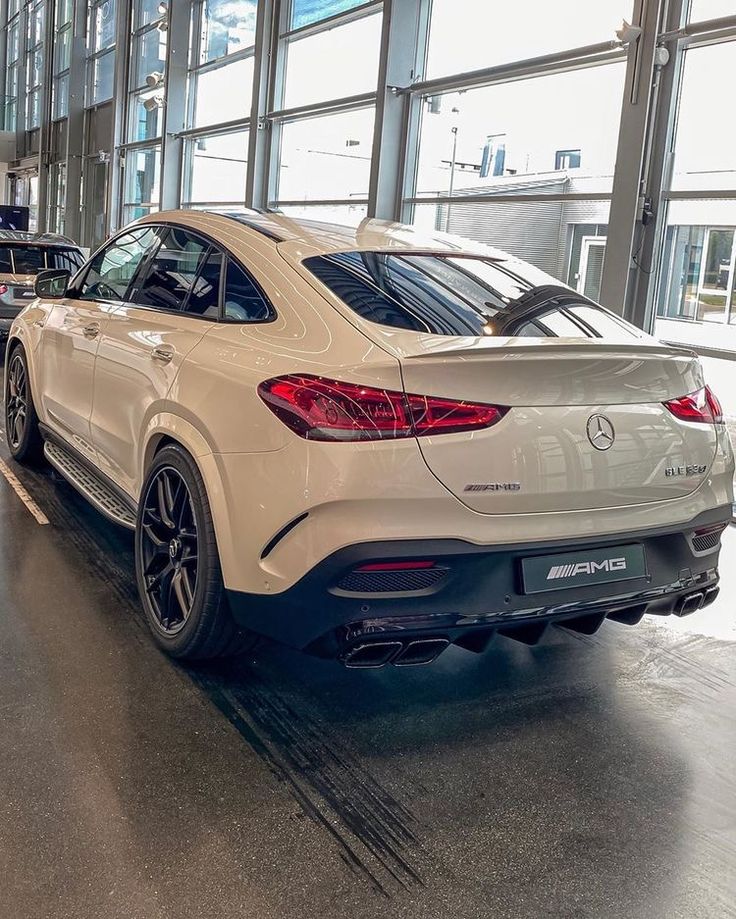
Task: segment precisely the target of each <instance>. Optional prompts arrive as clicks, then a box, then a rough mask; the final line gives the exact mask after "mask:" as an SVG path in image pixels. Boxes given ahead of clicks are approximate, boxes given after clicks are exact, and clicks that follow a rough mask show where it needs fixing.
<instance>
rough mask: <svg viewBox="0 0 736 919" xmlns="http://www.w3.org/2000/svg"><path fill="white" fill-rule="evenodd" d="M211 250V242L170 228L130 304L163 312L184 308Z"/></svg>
mask: <svg viewBox="0 0 736 919" xmlns="http://www.w3.org/2000/svg"><path fill="white" fill-rule="evenodd" d="M209 248H210V246H209V243H206V242H204V240H201V239H199V238H198V237H196V236H194V235H193V234H192V233H188V232H187V231H186V230H181V229H179V228H178V227H171V228H170V229H168V230H167V231H166V232H165V233H164V236H163V240H162V242H161V245H160V246H159V248H158V250H157V251H156V254H155V255H154V256H153V258H152V259H151V261H150V263H149V265H148V266H147V268H146V269H145V270H144V272H143V276H142V277H141V278H140V279H139V281H138V282H137V283H136V289H135V291H134V292H133V295H132V297H131V298H130V299H131V301H132V302H133V303H140V304H141V305H145V306H153V307H156V308H157V309H163V310H180V309H182V308H183V307H184V305H185V302H186V300H187V297H188V295H189V293H190V291H191V290H192V289H193V288H194V283H195V280H196V278H197V273H198V271H199V269H200V267H201V263H202V260H203V257H204V256H205V254H206V253H207V251H208V250H209Z"/></svg>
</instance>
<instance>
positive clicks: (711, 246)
mask: <svg viewBox="0 0 736 919" xmlns="http://www.w3.org/2000/svg"><path fill="white" fill-rule="evenodd" d="M735 254H736V247H734V231H733V229H731V228H718V227H711V228H709V229H708V230H707V231H706V237H705V257H704V258H703V259H702V261H701V263H700V278H699V283H698V319H701V320H704V321H708V322H726V320H727V317H728V309H729V294H730V292H731V288H732V285H733V274H734V255H735Z"/></svg>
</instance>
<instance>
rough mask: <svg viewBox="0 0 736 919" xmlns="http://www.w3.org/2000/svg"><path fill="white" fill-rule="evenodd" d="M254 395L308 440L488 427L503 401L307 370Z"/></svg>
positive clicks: (503, 410)
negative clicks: (422, 392) (417, 391)
mask: <svg viewBox="0 0 736 919" xmlns="http://www.w3.org/2000/svg"><path fill="white" fill-rule="evenodd" d="M258 395H259V396H260V397H261V399H263V401H264V402H265V403H266V405H267V406H268V407H269V409H271V411H272V412H273V413H274V415H276V417H277V418H279V419H280V420H281V421H282V422H283V423H284V424H285V425H286V426H287V427H289V428H291V430H292V431H294V432H295V433H296V434H298V435H299V436H300V437H304V438H306V439H307V440H322V441H335V440H338V441H355V440H390V439H398V438H404V437H415V436H416V437H427V436H429V435H432V434H454V433H458V432H460V431H476V430H481V429H483V428H490V427H491V426H492V425H494V424H496V423H497V422H498V421H500V420H501V419H502V418H503V416H504V415H505V414H506V412H508V410H509V409H508V407H507V406H503V405H487V404H484V403H476V402H465V401H463V400H456V399H441V398H437V397H434V396H418V395H412V394H409V393H403V392H396V391H393V390H389V389H377V388H373V387H371V386H361V385H360V384H358V383H344V382H341V381H340V380H329V379H325V378H324V377H318V376H312V375H311V374H289V375H288V376H281V377H274V378H273V379H271V380H266V381H265V382H263V383H261V384H260V386H259V387H258Z"/></svg>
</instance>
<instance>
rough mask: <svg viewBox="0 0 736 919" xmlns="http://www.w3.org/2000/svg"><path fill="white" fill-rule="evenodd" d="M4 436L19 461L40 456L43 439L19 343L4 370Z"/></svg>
mask: <svg viewBox="0 0 736 919" xmlns="http://www.w3.org/2000/svg"><path fill="white" fill-rule="evenodd" d="M5 436H6V438H7V441H8V448H9V450H10V455H11V456H12V457H13V459H15V460H17V461H18V462H19V463H35V462H38V461H39V460H40V459H41V458H42V456H43V439H42V438H41V431H40V430H39V427H38V416H37V415H36V409H35V407H34V405H33V394H32V393H31V382H30V375H29V373H28V361H27V360H26V353H25V351H24V350H23V346H22V345H16V346H15V347H14V348H13V350H12V351H11V352H10V354H9V355H8V366H7V369H6V372H5Z"/></svg>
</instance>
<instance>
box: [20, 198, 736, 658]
mask: <svg viewBox="0 0 736 919" xmlns="http://www.w3.org/2000/svg"><path fill="white" fill-rule="evenodd" d="M36 294H37V299H36V300H35V301H33V302H32V303H30V304H29V305H28V306H27V307H26V308H25V309H24V310H23V312H22V313H21V315H20V316H19V317H18V319H17V320H16V321H15V322H14V323H13V326H12V329H11V332H10V341H9V345H8V358H7V363H6V376H5V412H6V430H7V437H8V443H9V446H10V449H11V452H12V453H13V455H14V457H15V458H16V459H17V460H18V461H21V462H25V461H32V460H35V459H39V458H41V457H45V459H46V460H47V461H48V462H49V463H51V464H52V466H54V467H55V468H56V469H57V470H58V471H59V472H60V473H61V474H62V475H63V476H65V477H66V478H67V479H68V480H69V481H70V482H71V483H72V485H74V486H75V487H76V488H77V489H78V490H79V491H80V492H81V493H82V494H83V495H85V497H86V498H87V499H88V500H89V501H90V502H91V503H92V504H93V505H95V507H97V508H98V509H99V510H100V511H101V512H102V513H104V514H106V515H107V516H108V517H110V518H111V519H112V520H115V521H116V522H118V523H120V524H122V525H123V526H127V527H129V528H130V529H132V530H134V531H135V548H136V572H137V580H138V585H139V590H140V596H141V602H142V604H143V608H144V610H145V613H146V616H147V618H148V621H149V623H150V626H151V630H152V633H153V635H154V636H155V638H156V640H157V641H158V643H159V644H160V645H161V647H163V648H164V649H165V650H166V651H167V652H169V653H170V654H172V655H175V656H178V657H188V658H205V657H212V656H215V655H218V654H224V653H232V652H234V651H237V650H238V649H242V648H243V647H246V646H248V645H249V644H250V643H251V642H252V641H253V638H254V636H257V635H268V636H271V637H273V638H276V639H279V640H281V641H285V642H287V643H290V644H292V645H293V646H296V647H299V648H302V649H305V650H308V651H310V652H312V653H316V654H320V655H324V656H334V657H337V658H339V659H340V660H341V661H343V662H344V663H345V664H346V665H348V666H352V667H374V666H382V665H384V664H386V663H392V664H396V665H407V664H419V663H427V662H429V661H431V660H433V659H434V658H435V657H436V656H437V655H438V654H439V653H440V652H441V651H442V650H443V649H444V648H446V647H447V645H448V644H450V643H454V644H456V645H460V646H462V647H464V648H467V649H470V650H474V651H479V650H482V649H483V648H484V647H485V646H486V644H487V642H488V641H489V639H490V638H491V637H492V636H493V635H494V634H495V633H500V634H502V635H506V636H510V637H513V638H517V639H519V640H520V641H523V642H527V643H533V642H536V641H537V640H539V638H540V637H541V635H542V634H543V632H544V631H545V629H546V628H547V627H548V626H549V625H550V624H552V623H558V624H561V625H563V626H565V627H568V628H571V629H576V630H578V631H581V632H585V633H590V632H593V631H594V630H595V629H596V628H598V626H600V625H601V623H602V622H603V620H604V619H606V618H609V619H613V620H616V621H618V622H625V623H632V624H633V623H636V622H638V621H639V620H640V619H641V618H642V616H643V615H645V614H655V615H667V614H670V613H675V614H678V615H682V614H685V613H691V612H694V611H695V610H697V609H699V608H701V607H703V606H705V605H706V604H708V603H711V602H712V601H713V599H714V598H715V596H716V594H717V592H718V555H719V549H720V537H721V532H722V531H723V529H724V528H725V527H726V526H727V525H728V522H729V521H730V519H731V505H732V501H733V486H732V482H733V474H734V460H733V455H732V452H731V448H730V445H729V442H728V437H727V434H726V430H725V426H724V424H723V421H722V416H721V410H720V406H719V404H718V400H717V399H716V397H715V395H714V394H713V393H712V392H711V391H710V389H709V388H708V387H707V385H706V384H705V381H704V380H703V373H702V370H701V367H700V365H699V362H698V360H697V358H696V357H695V355H693V354H692V353H690V352H688V351H686V350H677V349H674V348H671V347H667V346H665V345H663V344H661V343H659V342H657V341H655V340H654V339H652V338H650V337H649V336H647V335H645V334H644V333H643V332H641V331H639V330H637V329H636V328H634V327H632V326H631V325H629V324H627V323H626V322H624V321H622V320H621V319H620V318H619V317H618V316H616V315H615V314H613V313H611V312H609V311H608V310H605V309H603V308H602V307H600V306H598V305H597V304H595V303H593V302H591V301H590V300H588V299H586V298H585V297H584V296H582V295H581V294H580V293H578V292H576V291H574V290H571V289H570V288H568V287H565V286H564V285H561V284H560V283H559V282H558V281H556V280H554V279H553V278H551V277H549V276H547V275H545V274H543V273H541V272H540V271H538V270H537V269H535V268H533V267H531V266H530V265H527V264H524V263H522V262H520V261H518V260H515V259H513V258H511V257H509V256H508V255H506V254H504V253H502V252H499V251H497V250H494V249H490V248H486V247H483V246H480V245H476V244H472V243H469V242H468V241H466V240H461V239H457V238H453V237H449V236H445V235H442V234H437V235H429V236H423V235H421V234H419V233H418V232H416V231H414V230H413V229H411V228H409V227H404V226H400V225H396V224H390V223H385V222H381V221H376V220H366V221H364V222H363V223H362V224H361V225H360V227H358V229H357V230H354V229H347V228H344V227H338V226H332V225H327V224H318V223H310V222H306V221H297V220H291V219H287V218H286V217H283V216H279V215H274V214H262V213H257V212H249V211H242V212H231V213H208V212H195V211H179V212H168V213H160V214H155V215H151V216H149V217H145V218H143V219H142V220H139V221H138V222H136V223H135V224H133V225H132V226H130V227H128V228H127V229H125V230H124V231H123V232H121V233H119V234H118V235H117V236H116V237H115V238H114V239H112V240H111V241H109V242H108V243H107V244H106V245H105V246H103V247H102V248H101V249H100V250H99V251H98V252H97V253H96V254H95V255H94V256H93V257H92V258H91V259H90V260H89V261H88V262H87V264H86V265H85V266H84V267H83V268H82V269H81V270H80V271H79V272H77V273H76V274H75V275H74V276H73V277H70V275H69V273H68V272H64V271H46V272H43V273H41V274H39V276H38V278H37V282H36Z"/></svg>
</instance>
